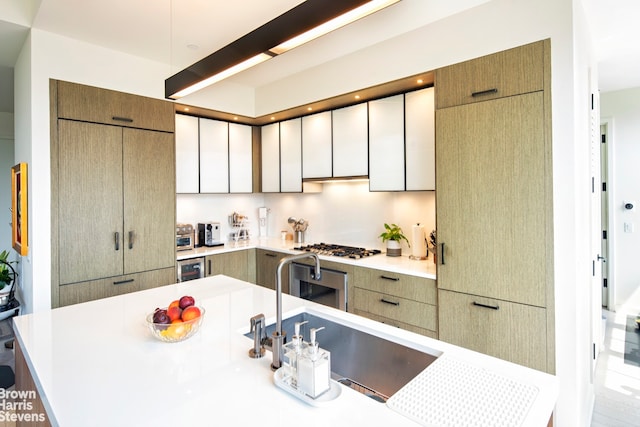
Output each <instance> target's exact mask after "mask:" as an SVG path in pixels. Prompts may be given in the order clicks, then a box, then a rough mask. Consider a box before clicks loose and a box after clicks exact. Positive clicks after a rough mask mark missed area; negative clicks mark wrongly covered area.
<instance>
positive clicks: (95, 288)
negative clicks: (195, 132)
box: [50, 80, 176, 307]
mask: <svg viewBox="0 0 640 427" xmlns="http://www.w3.org/2000/svg"><path fill="white" fill-rule="evenodd" d="M50 88H51V116H52V123H51V157H52V161H51V190H52V209H51V212H52V275H51V281H52V306H53V307H57V306H63V305H68V304H73V303H79V302H84V301H88V300H93V299H98V298H104V297H108V296H113V295H118V294H122V293H126V292H132V291H137V290H141V289H147V288H152V287H156V286H161V285H167V284H171V283H175V280H176V275H175V224H176V221H175V140H174V109H173V105H172V104H171V103H170V102H166V101H162V100H156V99H151V98H143V97H139V96H134V95H130V94H124V93H121V92H114V91H110V90H105V89H100V88H95V87H89V86H83V85H78V84H74V83H68V82H62V81H54V80H52V81H51V84H50Z"/></svg>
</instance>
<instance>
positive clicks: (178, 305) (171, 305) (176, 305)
mask: <svg viewBox="0 0 640 427" xmlns="http://www.w3.org/2000/svg"><path fill="white" fill-rule="evenodd" d="M171 307H178V308H180V300H179V299H177V300H175V301H172V302H171V304H169V307H167V309H169V308H171Z"/></svg>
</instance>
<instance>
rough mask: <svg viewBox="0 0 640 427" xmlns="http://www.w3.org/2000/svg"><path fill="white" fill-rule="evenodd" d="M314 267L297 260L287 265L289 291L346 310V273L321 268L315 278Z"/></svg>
mask: <svg viewBox="0 0 640 427" xmlns="http://www.w3.org/2000/svg"><path fill="white" fill-rule="evenodd" d="M314 270H315V267H314V266H311V265H306V264H300V263H297V262H293V263H291V265H290V266H289V293H290V294H291V295H293V296H296V297H299V298H302V299H306V300H309V301H313V302H317V303H319V304H324V305H327V306H329V307H334V308H337V309H340V310H343V311H347V300H348V298H347V296H348V295H347V273H344V272H342V271H336V270H330V269H328V268H321V269H320V273H321V277H320V280H315V279H314V278H313V277H314Z"/></svg>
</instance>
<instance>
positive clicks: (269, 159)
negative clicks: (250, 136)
mask: <svg viewBox="0 0 640 427" xmlns="http://www.w3.org/2000/svg"><path fill="white" fill-rule="evenodd" d="M260 131H261V132H262V138H261V140H262V143H261V146H262V150H261V157H262V159H261V162H262V168H261V169H262V189H261V191H262V192H263V193H279V192H280V123H272V124H270V125H265V126H262V128H261V129H260Z"/></svg>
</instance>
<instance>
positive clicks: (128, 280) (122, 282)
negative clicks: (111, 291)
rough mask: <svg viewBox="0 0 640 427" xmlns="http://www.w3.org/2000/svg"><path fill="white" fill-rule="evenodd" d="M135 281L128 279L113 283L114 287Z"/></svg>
mask: <svg viewBox="0 0 640 427" xmlns="http://www.w3.org/2000/svg"><path fill="white" fill-rule="evenodd" d="M133 280H134V279H126V280H119V281H117V282H113V284H114V285H123V284H125V283H131V282H133Z"/></svg>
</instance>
